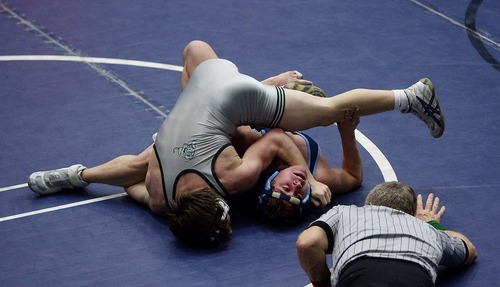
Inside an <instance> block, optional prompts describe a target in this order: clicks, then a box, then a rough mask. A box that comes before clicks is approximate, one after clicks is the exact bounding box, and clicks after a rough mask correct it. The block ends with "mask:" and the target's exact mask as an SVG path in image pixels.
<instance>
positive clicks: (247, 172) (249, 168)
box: [233, 128, 331, 206]
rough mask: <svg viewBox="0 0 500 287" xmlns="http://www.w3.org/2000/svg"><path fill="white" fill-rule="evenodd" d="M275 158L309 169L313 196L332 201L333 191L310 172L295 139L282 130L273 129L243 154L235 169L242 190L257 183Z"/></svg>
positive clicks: (321, 202)
mask: <svg viewBox="0 0 500 287" xmlns="http://www.w3.org/2000/svg"><path fill="white" fill-rule="evenodd" d="M275 158H279V159H280V160H282V161H283V162H285V163H286V164H287V165H290V166H293V165H301V166H303V167H304V169H305V170H307V173H308V175H307V177H308V178H307V179H308V181H309V184H310V185H311V187H312V189H313V193H314V194H313V196H314V197H315V198H317V199H318V201H319V203H318V204H321V205H323V206H324V205H326V204H328V203H329V202H330V199H331V192H330V190H329V188H328V186H326V185H325V184H323V183H321V182H318V181H316V180H315V179H314V177H313V175H312V174H311V173H310V171H309V168H308V166H307V163H306V161H305V159H304V157H303V156H302V154H301V152H300V150H299V149H298V147H297V146H296V145H295V143H294V141H293V140H292V139H291V138H290V137H289V136H288V135H287V134H286V133H285V132H284V131H283V130H282V129H277V128H275V129H272V130H270V131H269V132H268V133H267V134H266V135H265V136H263V137H262V138H261V139H260V140H258V141H256V142H255V143H254V144H252V145H251V146H250V147H249V148H248V149H247V150H246V152H245V153H244V154H243V157H242V158H241V161H240V163H239V165H238V166H237V167H236V168H235V169H234V171H233V172H234V175H233V176H234V177H235V178H238V179H239V180H238V183H239V185H240V187H241V190H249V189H250V188H252V187H253V185H254V184H255V183H257V181H258V179H259V175H260V173H261V172H263V171H264V170H265V169H266V168H267V167H268V166H269V165H270V164H271V163H272V162H273V160H274V159H275Z"/></svg>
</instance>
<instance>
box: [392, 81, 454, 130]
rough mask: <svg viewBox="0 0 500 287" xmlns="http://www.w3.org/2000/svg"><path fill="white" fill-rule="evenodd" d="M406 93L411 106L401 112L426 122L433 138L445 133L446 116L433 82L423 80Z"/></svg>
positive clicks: (406, 90)
mask: <svg viewBox="0 0 500 287" xmlns="http://www.w3.org/2000/svg"><path fill="white" fill-rule="evenodd" d="M404 91H405V93H406V96H407V97H408V99H409V105H408V108H407V109H406V110H404V111H401V112H402V113H412V114H414V115H415V116H417V117H418V118H419V119H421V120H422V121H424V122H425V124H426V125H427V127H429V132H430V133H431V135H432V136H433V137H435V138H438V137H440V136H441V135H442V134H443V132H444V115H443V112H442V111H441V107H440V106H439V102H438V98H437V95H436V92H435V91H434V86H433V85H432V82H431V80H429V79H427V78H424V79H421V80H420V81H418V82H417V83H415V84H414V85H412V86H411V87H409V88H408V89H405V90H404Z"/></svg>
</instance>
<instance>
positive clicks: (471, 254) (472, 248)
mask: <svg viewBox="0 0 500 287" xmlns="http://www.w3.org/2000/svg"><path fill="white" fill-rule="evenodd" d="M467 247H468V250H469V257H468V258H467V261H466V262H465V264H467V265H468V264H472V263H474V261H476V259H477V249H476V247H475V246H474V245H472V244H470V245H469V246H467Z"/></svg>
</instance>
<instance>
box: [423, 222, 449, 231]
mask: <svg viewBox="0 0 500 287" xmlns="http://www.w3.org/2000/svg"><path fill="white" fill-rule="evenodd" d="M427 223H429V224H430V225H432V227H434V228H436V229H437V230H447V229H448V228H446V227H444V226H442V225H441V223H439V222H437V221H436V220H431V221H427Z"/></svg>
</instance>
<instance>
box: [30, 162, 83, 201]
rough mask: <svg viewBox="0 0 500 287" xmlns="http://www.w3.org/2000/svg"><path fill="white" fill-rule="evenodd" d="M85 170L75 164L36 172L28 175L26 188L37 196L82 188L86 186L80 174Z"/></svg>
mask: <svg viewBox="0 0 500 287" xmlns="http://www.w3.org/2000/svg"><path fill="white" fill-rule="evenodd" d="M84 169H86V167H84V166H83V165H81V164H75V165H72V166H70V167H67V168H61V169H55V170H48V171H38V172H34V173H32V174H31V175H30V177H29V179H28V186H29V187H30V189H31V190H32V191H34V192H36V193H38V194H43V195H46V194H51V193H55V192H58V191H60V190H62V189H68V188H70V189H74V188H83V187H85V186H87V185H88V183H87V182H85V181H83V180H82V178H81V176H80V173H81V172H82V171H83V170H84Z"/></svg>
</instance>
